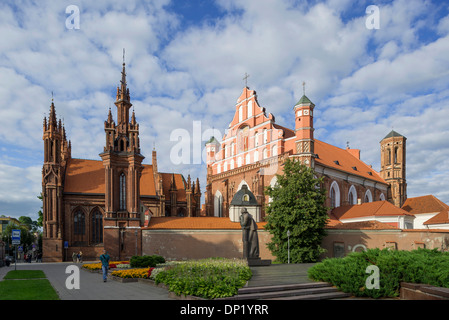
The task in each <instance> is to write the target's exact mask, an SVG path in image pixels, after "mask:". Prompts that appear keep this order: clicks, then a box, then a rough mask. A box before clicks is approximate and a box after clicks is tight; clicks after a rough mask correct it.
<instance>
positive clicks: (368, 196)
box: [364, 189, 373, 202]
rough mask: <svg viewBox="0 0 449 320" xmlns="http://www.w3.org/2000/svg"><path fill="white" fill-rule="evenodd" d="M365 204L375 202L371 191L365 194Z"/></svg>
mask: <svg viewBox="0 0 449 320" xmlns="http://www.w3.org/2000/svg"><path fill="white" fill-rule="evenodd" d="M364 202H373V196H372V194H371V191H370V190H369V189H368V190H366V192H365V199H364Z"/></svg>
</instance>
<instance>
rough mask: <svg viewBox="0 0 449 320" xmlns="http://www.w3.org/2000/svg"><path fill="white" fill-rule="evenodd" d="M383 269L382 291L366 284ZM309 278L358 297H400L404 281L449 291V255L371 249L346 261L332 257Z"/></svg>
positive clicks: (354, 254)
mask: <svg viewBox="0 0 449 320" xmlns="http://www.w3.org/2000/svg"><path fill="white" fill-rule="evenodd" d="M370 265H375V266H377V267H378V268H379V284H380V286H379V289H368V288H367V287H366V281H367V279H368V277H370V275H371V272H367V271H366V268H367V267H368V266H370ZM308 275H309V278H310V279H312V280H316V281H325V282H329V283H332V284H333V285H334V286H336V287H337V288H339V289H340V290H341V291H343V292H347V293H351V294H353V295H354V296H357V297H371V298H381V297H397V296H398V295H399V289H400V283H401V282H412V283H424V284H429V285H433V286H437V287H445V288H449V253H447V252H440V251H438V250H437V249H433V250H429V249H417V250H412V251H403V250H398V251H396V250H389V249H383V250H380V249H369V250H367V251H364V252H353V253H350V254H349V255H347V256H346V257H344V258H328V259H325V260H323V261H322V262H320V263H318V264H316V265H314V266H313V267H311V268H310V269H309V270H308Z"/></svg>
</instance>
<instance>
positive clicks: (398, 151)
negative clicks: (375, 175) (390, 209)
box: [379, 130, 407, 208]
mask: <svg viewBox="0 0 449 320" xmlns="http://www.w3.org/2000/svg"><path fill="white" fill-rule="evenodd" d="M406 140H407V138H406V137H404V136H403V135H401V134H399V133H397V132H396V131H394V130H392V131H391V132H390V133H389V134H387V135H386V136H385V138H383V139H382V141H380V156H381V157H380V172H379V173H380V176H381V177H382V178H383V179H384V180H385V181H386V182H387V183H388V184H389V185H390V186H389V188H388V195H387V200H388V201H390V202H391V203H393V204H394V205H395V206H397V207H399V208H400V207H402V205H403V204H404V202H405V200H406V199H407V180H406V176H405V173H406V163H405V160H406V159H405V158H406Z"/></svg>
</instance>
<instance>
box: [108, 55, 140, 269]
mask: <svg viewBox="0 0 449 320" xmlns="http://www.w3.org/2000/svg"><path fill="white" fill-rule="evenodd" d="M114 104H115V106H116V108H117V118H116V119H117V123H115V121H114V120H113V117H112V112H111V110H109V113H108V118H107V120H106V121H105V123H104V130H105V133H106V143H105V147H104V151H103V153H101V154H100V157H101V158H102V160H103V165H104V168H105V218H104V243H105V244H106V243H107V244H108V245H109V247H107V248H106V247H105V249H106V250H107V251H108V252H109V254H110V255H111V257H113V258H116V259H119V260H121V259H125V258H130V257H131V256H132V255H135V254H136V253H138V252H136V247H132V248H131V246H129V248H128V247H126V245H125V244H126V243H134V242H136V243H140V241H138V238H140V235H141V233H140V177H141V173H142V169H143V166H142V160H143V159H144V156H142V155H141V154H140V142H139V124H138V123H137V121H136V116H135V114H134V111H133V112H132V115H131V120H130V119H129V111H130V109H131V107H132V104H131V101H130V94H129V89H128V88H127V84H126V70H125V62H123V68H122V78H121V81H120V86H119V87H117V96H116V101H115V103H114ZM126 237H131V238H132V239H136V240H135V241H134V242H133V241H127V242H125V238H126ZM139 250H141V249H139Z"/></svg>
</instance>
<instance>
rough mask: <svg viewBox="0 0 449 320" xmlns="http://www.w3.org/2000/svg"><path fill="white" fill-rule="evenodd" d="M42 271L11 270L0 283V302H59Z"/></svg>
mask: <svg viewBox="0 0 449 320" xmlns="http://www.w3.org/2000/svg"><path fill="white" fill-rule="evenodd" d="M42 278H46V276H45V273H44V272H43V271H42V270H12V271H9V272H8V273H7V274H6V275H5V277H4V278H3V281H0V300H59V296H58V294H57V293H56V291H55V289H54V288H53V286H52V285H51V284H50V281H48V280H47V279H42Z"/></svg>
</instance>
